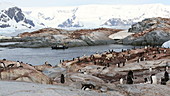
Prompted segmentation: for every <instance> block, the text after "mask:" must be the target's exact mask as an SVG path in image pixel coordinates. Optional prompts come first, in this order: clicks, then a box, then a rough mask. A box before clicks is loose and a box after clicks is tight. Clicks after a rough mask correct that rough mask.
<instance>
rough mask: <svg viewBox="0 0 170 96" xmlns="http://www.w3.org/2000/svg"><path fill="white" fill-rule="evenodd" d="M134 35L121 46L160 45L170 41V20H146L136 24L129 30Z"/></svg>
mask: <svg viewBox="0 0 170 96" xmlns="http://www.w3.org/2000/svg"><path fill="white" fill-rule="evenodd" d="M129 32H131V33H135V34H133V35H131V36H128V37H127V38H125V39H124V40H123V44H133V45H162V44H163V43H164V42H165V41H168V40H170V19H168V18H160V17H158V18H148V19H145V20H143V21H142V22H138V23H136V24H134V25H132V27H131V28H130V29H129Z"/></svg>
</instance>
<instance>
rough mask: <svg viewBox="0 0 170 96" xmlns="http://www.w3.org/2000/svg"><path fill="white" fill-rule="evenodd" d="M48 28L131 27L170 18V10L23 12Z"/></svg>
mask: <svg viewBox="0 0 170 96" xmlns="http://www.w3.org/2000/svg"><path fill="white" fill-rule="evenodd" d="M23 10H24V12H26V13H29V15H31V16H32V17H34V18H36V19H37V20H39V21H40V22H42V23H43V24H45V25H46V26H48V27H63V28H64V27H65V28H67V27H84V28H86V27H88V28H93V27H102V26H105V25H106V26H124V25H131V24H133V23H135V22H138V21H141V20H143V19H145V18H151V17H165V18H169V17H170V6H166V5H162V4H146V5H82V6H74V7H51V8H23Z"/></svg>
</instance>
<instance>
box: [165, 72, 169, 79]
mask: <svg viewBox="0 0 170 96" xmlns="http://www.w3.org/2000/svg"><path fill="white" fill-rule="evenodd" d="M164 78H165V81H168V80H169V73H168V72H167V71H165V73H164Z"/></svg>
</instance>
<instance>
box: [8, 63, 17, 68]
mask: <svg viewBox="0 0 170 96" xmlns="http://www.w3.org/2000/svg"><path fill="white" fill-rule="evenodd" d="M14 65H15V64H9V65H8V66H7V67H8V68H10V67H13V66H14Z"/></svg>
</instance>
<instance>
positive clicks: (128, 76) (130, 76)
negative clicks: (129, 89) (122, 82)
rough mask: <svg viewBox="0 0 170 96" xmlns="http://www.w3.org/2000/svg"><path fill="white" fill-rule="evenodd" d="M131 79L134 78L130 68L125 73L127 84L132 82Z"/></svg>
mask: <svg viewBox="0 0 170 96" xmlns="http://www.w3.org/2000/svg"><path fill="white" fill-rule="evenodd" d="M133 79H134V76H133V72H132V70H130V71H129V72H128V74H127V82H126V83H127V84H133Z"/></svg>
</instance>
